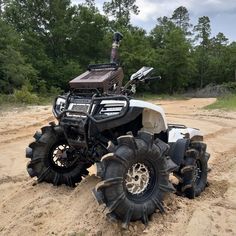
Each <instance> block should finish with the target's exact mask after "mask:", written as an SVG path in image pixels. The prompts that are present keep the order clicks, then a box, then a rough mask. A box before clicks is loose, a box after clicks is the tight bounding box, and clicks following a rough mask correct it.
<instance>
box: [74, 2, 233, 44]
mask: <svg viewBox="0 0 236 236" xmlns="http://www.w3.org/2000/svg"><path fill="white" fill-rule="evenodd" d="M107 1H108V0H107ZM81 2H83V1H82V0H72V3H74V4H78V3H81ZM95 2H96V6H97V7H98V8H99V10H100V11H102V6H103V2H104V1H103V0H98V1H95ZM136 5H137V6H138V7H139V10H140V13H139V14H138V15H132V16H131V23H132V24H133V25H135V26H139V27H142V28H144V29H145V30H146V31H147V32H149V31H150V30H151V29H152V28H154V26H155V25H156V23H157V18H159V17H162V16H167V17H171V15H172V13H173V11H174V10H175V9H176V8H178V7H179V6H184V7H186V8H187V9H188V11H189V14H190V19H191V23H192V24H193V25H195V24H197V21H198V18H199V17H201V16H204V15H205V16H208V17H209V18H210V21H211V32H212V35H211V36H212V37H213V36H215V35H216V34H217V33H218V32H222V33H224V35H225V36H226V37H227V38H228V39H229V41H230V42H232V41H236V0H203V1H201V0H136Z"/></svg>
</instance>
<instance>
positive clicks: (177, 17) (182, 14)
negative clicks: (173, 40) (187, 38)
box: [171, 6, 192, 35]
mask: <svg viewBox="0 0 236 236" xmlns="http://www.w3.org/2000/svg"><path fill="white" fill-rule="evenodd" d="M171 20H172V21H173V22H174V24H175V25H176V26H177V27H179V28H180V29H182V30H183V32H184V33H185V34H186V35H189V34H191V32H190V31H189V28H190V27H191V26H192V25H191V24H190V18H189V13H188V10H187V8H186V7H183V6H180V7H178V8H176V9H175V10H174V12H173V14H172V17H171Z"/></svg>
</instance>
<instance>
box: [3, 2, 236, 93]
mask: <svg viewBox="0 0 236 236" xmlns="http://www.w3.org/2000/svg"><path fill="white" fill-rule="evenodd" d="M140 10H141V9H139V8H138V6H137V5H136V4H135V0H119V1H118V0H113V1H106V2H104V5H103V12H104V13H103V14H102V13H101V12H100V11H99V9H98V8H97V7H96V4H95V1H94V0H86V1H84V3H81V4H78V5H73V4H72V3H71V1H70V0H44V1H38V0H0V93H4V94H11V93H13V91H14V90H15V89H21V88H22V86H27V87H28V88H30V90H32V91H33V92H37V93H40V94H47V93H48V92H49V91H55V90H57V88H60V89H63V90H66V89H67V88H68V81H69V80H70V79H72V78H74V77H75V76H77V75H78V74H80V73H81V72H83V71H84V70H86V68H87V66H88V64H90V63H102V62H103V63H104V62H107V61H109V53H110V46H111V38H112V34H113V33H112V29H113V30H116V31H120V32H121V33H123V35H124V40H123V41H122V46H121V47H120V64H121V65H122V66H123V69H124V72H125V76H126V79H128V77H129V75H131V74H132V73H134V72H135V71H136V70H138V69H139V68H140V67H141V66H144V65H146V66H152V67H154V68H155V69H156V74H158V75H161V76H162V78H163V79H162V81H161V82H159V81H157V82H155V83H153V84H152V85H151V86H148V85H147V86H146V87H145V90H147V91H151V92H155V93H157V92H169V93H173V92H182V91H185V90H187V89H189V88H192V89H196V88H202V87H204V86H206V85H208V84H210V83H214V84H222V83H225V82H233V81H235V77H236V42H231V43H230V42H229V40H228V39H227V37H226V36H225V35H224V34H223V33H221V32H219V33H218V34H217V35H215V36H213V37H212V35H211V24H210V19H209V17H207V16H202V17H200V18H199V19H198V23H197V25H195V26H193V25H191V23H190V17H189V12H188V10H187V9H186V8H185V7H183V6H180V7H178V8H177V9H175V10H174V12H173V14H172V15H171V16H164V17H160V18H158V19H157V21H156V25H155V26H154V27H153V29H152V30H151V32H149V33H147V32H146V31H145V30H144V29H142V28H140V27H136V26H134V25H132V24H131V23H130V16H131V13H134V14H139V12H140Z"/></svg>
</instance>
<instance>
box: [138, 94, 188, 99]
mask: <svg viewBox="0 0 236 236" xmlns="http://www.w3.org/2000/svg"><path fill="white" fill-rule="evenodd" d="M135 98H136V99H140V100H144V101H147V100H187V99H188V98H186V97H185V96H184V95H182V94H173V95H169V94H153V93H142V94H141V93H137V94H136V95H135Z"/></svg>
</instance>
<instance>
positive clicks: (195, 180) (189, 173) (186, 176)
mask: <svg viewBox="0 0 236 236" xmlns="http://www.w3.org/2000/svg"><path fill="white" fill-rule="evenodd" d="M209 157H210V155H209V154H208V153H207V152H206V144H205V143H202V142H191V143H190V146H189V149H188V150H187V151H186V154H185V161H184V166H183V167H182V168H181V170H180V173H181V174H180V175H181V178H182V183H180V184H179V185H178V186H177V189H179V190H180V191H181V192H182V194H183V195H185V196H186V197H188V198H190V199H193V198H195V197H198V196H200V194H201V193H202V192H203V191H204V189H205V188H206V186H207V174H208V159H209Z"/></svg>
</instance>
